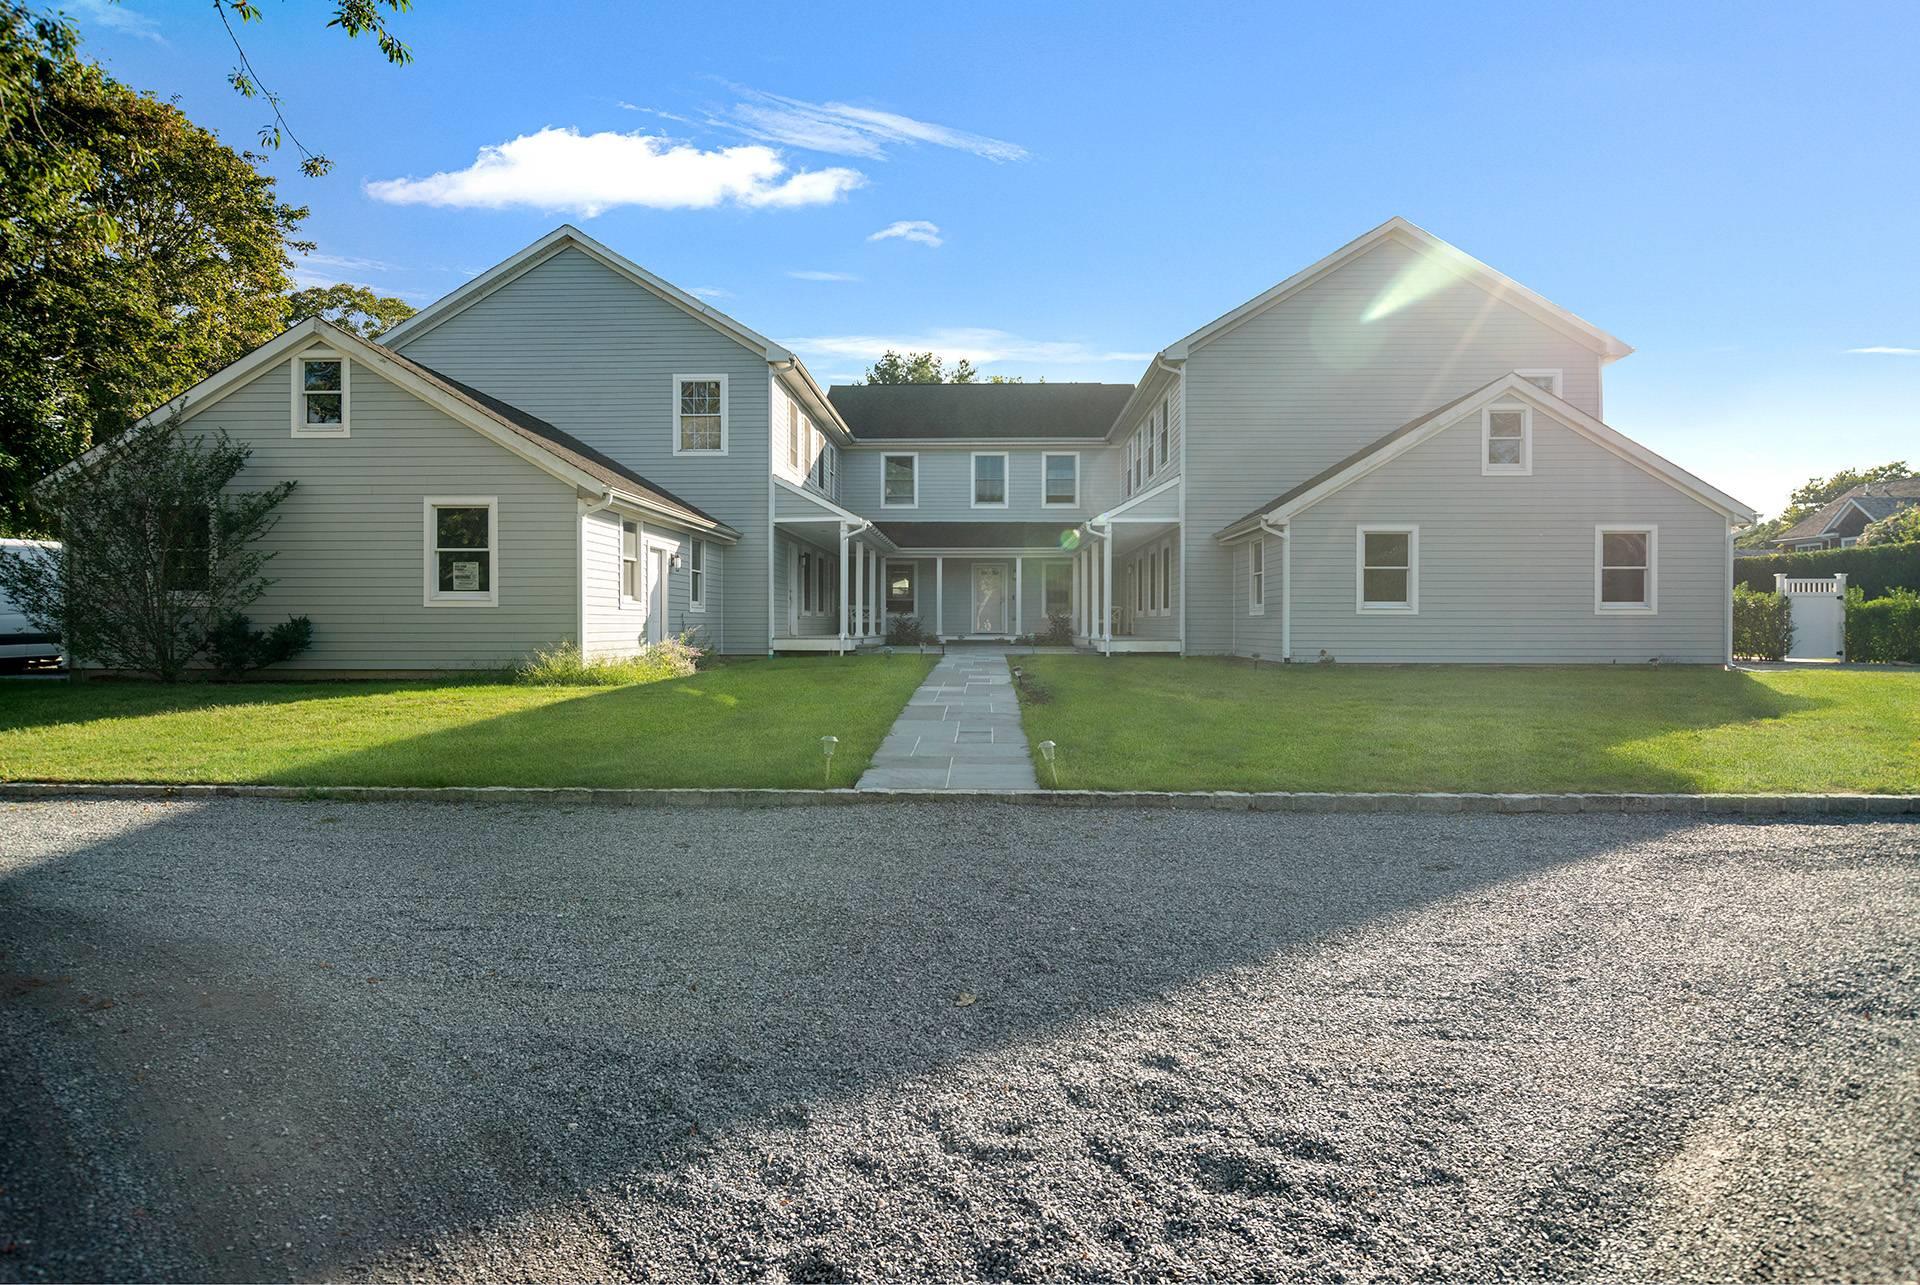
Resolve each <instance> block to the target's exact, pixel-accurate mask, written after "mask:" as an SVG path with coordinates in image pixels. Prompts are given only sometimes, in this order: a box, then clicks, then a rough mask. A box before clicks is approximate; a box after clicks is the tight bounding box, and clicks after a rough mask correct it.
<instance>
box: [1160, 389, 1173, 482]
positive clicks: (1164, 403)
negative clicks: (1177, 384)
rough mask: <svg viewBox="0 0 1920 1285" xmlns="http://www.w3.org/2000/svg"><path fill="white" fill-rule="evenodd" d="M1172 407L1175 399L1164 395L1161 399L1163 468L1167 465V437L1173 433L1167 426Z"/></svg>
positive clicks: (1161, 454) (1161, 465)
mask: <svg viewBox="0 0 1920 1285" xmlns="http://www.w3.org/2000/svg"><path fill="white" fill-rule="evenodd" d="M1172 409H1173V400H1172V399H1171V398H1168V397H1163V398H1161V399H1160V467H1161V468H1165V467H1166V466H1167V438H1168V437H1170V436H1171V435H1172V430H1171V429H1169V428H1168V427H1167V415H1168V413H1169V412H1170V411H1171V410H1172Z"/></svg>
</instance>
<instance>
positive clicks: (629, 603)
mask: <svg viewBox="0 0 1920 1285" xmlns="http://www.w3.org/2000/svg"><path fill="white" fill-rule="evenodd" d="M629 522H632V523H633V565H634V571H635V572H636V573H638V578H639V580H640V587H641V596H640V597H638V598H635V597H633V596H631V595H630V594H628V593H627V523H629ZM618 539H619V545H618V548H617V549H616V551H615V556H614V567H615V568H616V569H615V572H614V575H615V576H616V578H617V583H616V584H615V585H614V595H615V597H617V598H618V599H619V603H620V610H622V611H636V610H638V609H640V608H642V607H644V606H646V596H645V590H646V583H647V526H646V523H644V522H641V521H640V520H639V519H637V518H621V519H620V530H619V533H618Z"/></svg>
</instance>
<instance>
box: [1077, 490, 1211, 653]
mask: <svg viewBox="0 0 1920 1285" xmlns="http://www.w3.org/2000/svg"><path fill="white" fill-rule="evenodd" d="M1079 534H1080V535H1081V536H1082V539H1081V540H1080V541H1079V543H1078V547H1077V548H1076V550H1075V552H1074V556H1073V570H1072V575H1073V596H1074V603H1075V610H1074V616H1073V641H1074V643H1075V644H1076V645H1077V646H1082V647H1086V648H1088V649H1089V650H1092V651H1097V652H1101V653H1103V654H1109V655H1111V654H1114V653H1119V652H1170V653H1178V652H1182V651H1184V650H1185V649H1186V625H1185V621H1186V612H1185V609H1184V604H1185V601H1186V593H1185V588H1186V586H1185V576H1184V575H1183V573H1182V559H1181V545H1180V541H1181V526H1180V480H1179V479H1178V478H1171V479H1169V480H1168V481H1165V482H1162V483H1161V484H1160V485H1159V486H1156V487H1154V488H1152V489H1151V490H1147V491H1142V492H1141V493H1140V494H1139V495H1136V496H1135V497H1133V499H1131V500H1129V501H1127V502H1126V503H1125V504H1122V505H1119V506H1118V507H1116V508H1113V509H1109V510H1108V511H1107V512H1105V513H1102V514H1101V515H1099V516H1098V517H1095V518H1090V519H1089V520H1088V521H1087V523H1086V525H1085V526H1083V527H1082V528H1081V529H1080V532H1079Z"/></svg>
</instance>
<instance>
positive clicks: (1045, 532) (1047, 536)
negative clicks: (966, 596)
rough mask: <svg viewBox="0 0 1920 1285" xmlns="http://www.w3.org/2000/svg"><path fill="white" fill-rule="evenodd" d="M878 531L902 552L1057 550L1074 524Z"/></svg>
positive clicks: (884, 526)
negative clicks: (912, 550) (913, 550)
mask: <svg viewBox="0 0 1920 1285" xmlns="http://www.w3.org/2000/svg"><path fill="white" fill-rule="evenodd" d="M879 527H880V530H881V531H882V532H884V533H885V534H886V536H887V538H888V539H890V540H892V541H893V542H894V543H895V544H896V545H898V546H899V547H900V548H901V549H902V550H903V551H904V550H910V549H928V550H933V549H1023V550H1024V549H1058V550H1060V551H1061V552H1063V553H1064V552H1067V551H1068V550H1070V549H1071V548H1073V547H1074V545H1072V544H1068V543H1065V541H1066V540H1067V538H1068V537H1069V536H1071V535H1073V533H1074V532H1075V531H1076V529H1077V528H1078V527H1079V523H1078V522H882V523H879Z"/></svg>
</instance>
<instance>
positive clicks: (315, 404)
mask: <svg viewBox="0 0 1920 1285" xmlns="http://www.w3.org/2000/svg"><path fill="white" fill-rule="evenodd" d="M350 379H351V375H350V373H349V371H348V369H347V359H346V358H345V357H342V356H340V355H339V354H338V353H331V352H306V353H302V354H301V355H299V356H298V357H295V358H294V359H293V435H294V436H295V437H347V436H350V435H351V434H350V428H349V423H348V412H349V407H348V404H347V385H348V382H349V380H350Z"/></svg>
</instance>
